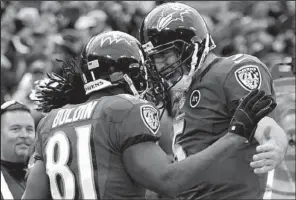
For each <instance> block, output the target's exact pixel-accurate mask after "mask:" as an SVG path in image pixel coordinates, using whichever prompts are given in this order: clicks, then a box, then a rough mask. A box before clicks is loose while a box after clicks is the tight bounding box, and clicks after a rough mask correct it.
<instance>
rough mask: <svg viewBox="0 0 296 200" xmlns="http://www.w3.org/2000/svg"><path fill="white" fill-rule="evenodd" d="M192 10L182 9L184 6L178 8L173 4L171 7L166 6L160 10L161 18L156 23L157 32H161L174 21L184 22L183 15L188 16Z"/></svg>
mask: <svg viewBox="0 0 296 200" xmlns="http://www.w3.org/2000/svg"><path fill="white" fill-rule="evenodd" d="M191 11H192V10H190V9H188V8H184V6H180V5H178V4H173V5H172V6H168V7H166V8H165V9H163V10H162V13H161V17H160V18H159V20H158V23H157V30H158V31H161V30H162V29H164V28H166V27H167V26H168V25H169V24H170V23H172V22H174V21H178V20H180V21H182V22H183V21H184V18H183V17H184V15H185V14H189V12H191Z"/></svg>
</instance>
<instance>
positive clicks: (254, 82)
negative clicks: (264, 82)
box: [234, 65, 261, 91]
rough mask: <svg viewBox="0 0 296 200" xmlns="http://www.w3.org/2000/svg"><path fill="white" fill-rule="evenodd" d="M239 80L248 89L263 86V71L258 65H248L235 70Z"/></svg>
mask: <svg viewBox="0 0 296 200" xmlns="http://www.w3.org/2000/svg"><path fill="white" fill-rule="evenodd" d="M234 73H235V78H236V80H237V82H238V83H239V84H240V85H241V86H242V87H243V88H244V89H245V90H247V91H251V90H253V89H258V88H260V86H261V73H260V70H259V68H258V67H257V66H255V65H247V66H244V67H241V68H239V69H237V70H236V71H235V72H234Z"/></svg>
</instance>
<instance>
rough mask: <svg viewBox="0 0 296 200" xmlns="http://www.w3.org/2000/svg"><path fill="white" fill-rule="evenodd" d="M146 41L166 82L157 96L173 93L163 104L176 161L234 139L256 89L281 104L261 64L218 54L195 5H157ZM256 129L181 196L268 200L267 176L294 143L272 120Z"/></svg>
mask: <svg viewBox="0 0 296 200" xmlns="http://www.w3.org/2000/svg"><path fill="white" fill-rule="evenodd" d="M139 39H140V42H141V43H142V46H143V49H144V51H145V55H146V57H147V62H148V64H149V66H150V67H147V69H148V71H149V72H150V73H149V74H150V76H151V77H152V79H153V81H154V82H155V83H162V86H161V87H155V88H156V89H155V92H154V93H155V94H158V95H159V96H164V95H163V94H167V95H166V97H165V98H164V99H163V103H165V105H166V108H167V110H168V112H169V113H170V115H171V116H172V117H173V118H174V119H173V120H174V122H173V130H174V136H173V138H172V143H173V152H174V156H175V159H176V160H177V161H181V160H184V159H185V158H190V157H191V156H192V155H195V154H196V153H199V152H202V151H203V150H204V149H206V148H208V147H209V146H210V145H212V144H213V143H215V142H216V141H217V140H218V139H219V138H221V137H223V136H224V135H225V134H227V133H228V132H229V123H230V122H231V118H232V117H231V116H232V115H233V113H234V111H235V110H236V108H237V105H238V103H239V100H240V99H241V98H242V97H243V96H245V95H246V94H248V93H249V92H250V91H251V90H253V89H261V90H264V91H265V93H266V94H267V95H270V96H272V97H274V88H273V81H272V78H271V75H270V73H269V71H268V69H267V67H266V66H265V65H264V64H263V63H262V62H261V61H260V60H259V59H257V58H256V57H254V56H251V55H246V54H237V55H233V56H230V57H218V56H217V55H215V54H214V53H212V50H213V49H214V48H215V43H214V41H213V39H212V37H211V35H210V33H209V30H208V27H207V24H206V23H205V21H204V19H203V18H202V16H201V15H200V14H199V13H198V12H197V11H196V10H195V9H193V8H192V7H190V6H187V5H185V4H182V3H164V4H162V5H160V6H157V7H156V8H154V9H153V10H151V11H150V12H149V13H148V14H147V16H146V17H145V18H144V20H143V22H142V25H141V27H140V34H139ZM255 130H256V132H255V133H256V134H255V137H256V140H253V141H249V142H248V141H246V143H245V144H244V145H242V146H241V147H240V148H239V149H238V150H237V151H233V152H232V154H231V155H229V156H228V158H227V159H225V160H224V161H223V162H219V163H218V162H214V163H213V164H212V165H211V166H210V167H209V168H207V170H205V171H204V173H203V174H202V176H199V177H198V179H199V180H200V181H199V183H198V184H197V185H196V187H192V188H191V189H190V190H188V191H187V192H184V193H183V194H182V195H181V197H183V198H184V199H199V198H207V199H223V198H232V199H255V198H262V195H263V192H264V189H265V185H266V172H268V171H270V170H272V169H274V168H275V167H276V166H277V165H278V164H279V163H280V162H281V161H282V160H283V158H284V155H285V152H286V148H287V139H286V136H285V133H284V131H283V130H282V129H281V128H280V127H279V126H278V125H277V124H276V123H275V121H274V120H273V119H272V118H271V117H264V118H263V119H262V120H261V121H260V122H259V124H258V127H257V129H254V130H253V131H255ZM237 131H240V130H237ZM258 142H259V144H260V146H258ZM254 154H256V155H254ZM258 174H262V175H260V176H259V175H258Z"/></svg>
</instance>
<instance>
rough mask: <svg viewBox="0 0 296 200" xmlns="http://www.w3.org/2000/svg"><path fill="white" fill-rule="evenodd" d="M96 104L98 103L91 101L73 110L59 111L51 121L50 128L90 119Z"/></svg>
mask: <svg viewBox="0 0 296 200" xmlns="http://www.w3.org/2000/svg"><path fill="white" fill-rule="evenodd" d="M97 103H98V101H91V102H89V103H86V104H83V105H79V106H77V107H74V108H68V109H67V108H65V109H60V110H59V111H58V113H57V114H56V116H55V118H54V120H53V123H52V128H55V127H57V126H61V125H63V124H66V123H70V122H76V121H80V120H86V119H90V118H91V117H92V115H93V111H94V109H95V107H96V105H97Z"/></svg>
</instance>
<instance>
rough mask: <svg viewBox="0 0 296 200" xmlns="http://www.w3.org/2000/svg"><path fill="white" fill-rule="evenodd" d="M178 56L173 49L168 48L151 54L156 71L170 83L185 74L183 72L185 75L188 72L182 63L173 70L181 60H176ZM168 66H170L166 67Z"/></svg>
mask: <svg viewBox="0 0 296 200" xmlns="http://www.w3.org/2000/svg"><path fill="white" fill-rule="evenodd" d="M178 57H179V56H178V54H177V52H176V51H175V50H174V49H168V50H165V51H162V52H161V53H158V54H155V55H153V56H151V58H152V61H153V63H154V64H155V66H156V69H157V71H158V72H160V74H161V75H162V77H163V78H165V79H166V80H167V81H168V82H170V83H174V82H176V81H177V80H178V79H179V78H180V77H181V76H182V75H185V74H186V75H187V74H188V73H189V70H188V67H187V66H186V65H185V64H183V65H182V66H181V67H178V68H177V70H174V69H175V68H176V67H177V66H178V65H179V63H180V62H181V61H179V62H177V61H178ZM171 65H172V66H171ZM168 66H170V67H169V68H167V67H168ZM165 68H167V69H165ZM164 69H165V70H164ZM162 70H163V71H162ZM182 70H183V73H182Z"/></svg>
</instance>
